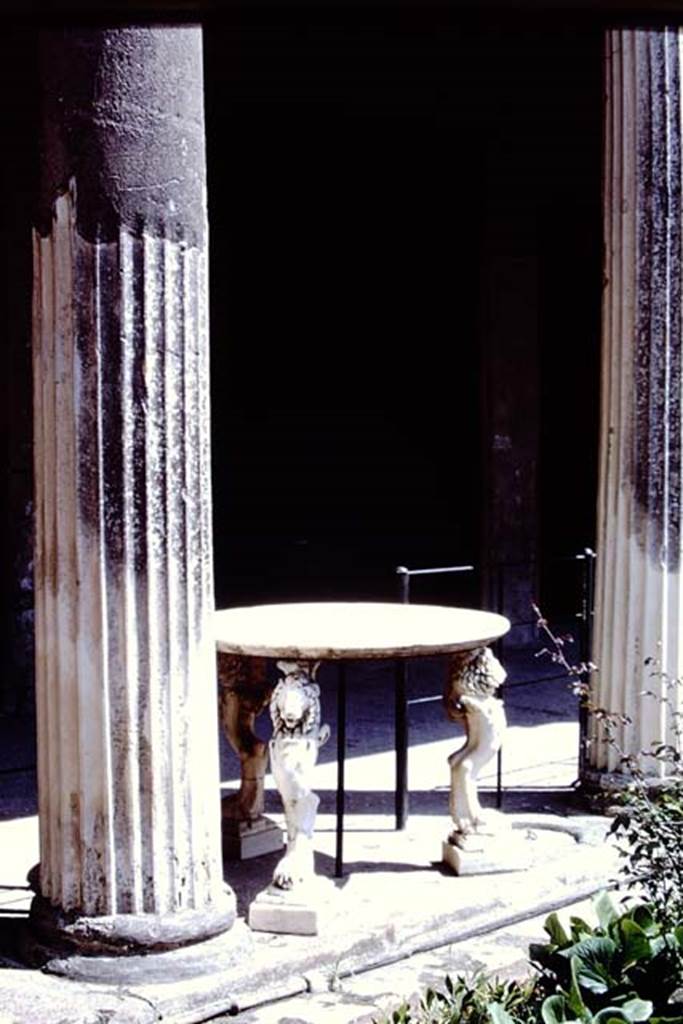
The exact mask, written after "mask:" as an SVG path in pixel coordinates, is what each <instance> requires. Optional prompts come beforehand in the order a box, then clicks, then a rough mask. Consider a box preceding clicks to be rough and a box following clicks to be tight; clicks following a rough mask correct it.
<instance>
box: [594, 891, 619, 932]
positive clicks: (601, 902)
mask: <svg viewBox="0 0 683 1024" xmlns="http://www.w3.org/2000/svg"><path fill="white" fill-rule="evenodd" d="M593 908H594V910H595V913H596V915H597V918H598V921H599V922H600V927H601V928H605V929H607V928H609V926H610V924H611V923H612V921H617V920H618V919H619V918H620V917H621V913H620V911H619V908H618V906H617V904H616V902H615V899H614V896H613V895H612V893H611V892H600V893H598V895H597V896H594V897H593Z"/></svg>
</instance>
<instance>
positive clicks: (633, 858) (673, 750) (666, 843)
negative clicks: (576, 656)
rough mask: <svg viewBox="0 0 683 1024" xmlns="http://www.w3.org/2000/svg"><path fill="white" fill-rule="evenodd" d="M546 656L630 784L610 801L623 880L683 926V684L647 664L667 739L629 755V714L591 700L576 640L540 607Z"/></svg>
mask: <svg viewBox="0 0 683 1024" xmlns="http://www.w3.org/2000/svg"><path fill="white" fill-rule="evenodd" d="M534 612H535V614H536V617H537V627H538V630H539V633H540V634H541V636H542V637H543V638H544V640H545V643H546V646H545V647H544V648H543V650H542V651H539V652H538V654H539V656H541V655H546V656H548V657H550V659H551V660H552V661H553V662H554V664H556V665H558V666H559V667H560V668H562V669H564V671H565V672H566V673H567V677H568V678H569V680H570V681H571V683H572V689H573V690H574V692H575V693H576V695H577V696H578V697H579V700H580V701H581V703H582V705H583V707H584V708H585V709H586V710H587V712H588V714H589V716H590V717H591V718H592V719H593V721H594V722H596V723H598V724H599V735H600V738H601V742H602V743H603V744H604V745H605V746H607V747H609V748H610V749H611V751H612V754H613V757H614V759H615V760H616V762H617V764H618V766H619V775H621V777H622V778H623V780H624V781H625V783H626V785H625V786H624V787H619V788H617V789H615V790H614V791H613V792H612V793H611V794H610V795H611V799H612V803H613V804H617V805H618V806H619V813H618V814H617V815H616V817H615V819H614V822H613V824H612V828H611V832H612V834H614V835H615V836H616V838H617V840H618V841H619V847H618V848H619V853H620V854H621V857H622V868H621V874H622V876H623V884H624V885H625V886H626V887H627V888H633V887H635V888H637V890H638V893H639V894H640V895H641V896H642V897H643V898H644V899H645V901H646V902H648V903H650V904H652V906H653V908H654V913H655V917H656V918H657V920H658V921H660V922H661V923H662V925H669V926H671V925H673V924H676V923H679V922H681V921H683V679H680V678H672V677H671V676H669V675H668V673H666V672H664V671H663V670H662V668H661V667H660V665H659V664H658V662H657V660H656V659H655V658H646V659H645V662H644V665H645V668H646V670H647V671H648V672H649V678H650V686H649V688H648V689H646V690H643V691H642V692H641V693H640V697H641V698H642V700H643V702H645V701H650V702H653V703H654V704H656V705H657V706H658V708H659V719H660V721H661V724H662V731H663V735H662V737H661V739H659V740H655V741H654V742H653V743H651V744H650V746H649V747H647V748H645V749H643V750H640V751H638V752H636V753H635V754H634V753H628V752H627V750H626V747H627V746H630V744H627V743H626V740H627V737H628V733H629V730H630V728H631V726H632V724H633V723H632V720H631V718H630V717H629V716H628V715H625V714H620V713H615V712H613V711H610V710H609V709H607V708H602V707H599V706H597V705H596V704H595V703H594V702H593V699H592V692H591V687H590V684H589V680H590V675H591V673H592V672H594V671H597V670H596V666H595V665H593V664H591V663H581V664H573V663H572V661H571V660H570V658H569V657H568V655H567V645H568V644H569V643H571V642H572V638H571V637H560V636H558V635H557V634H556V633H555V632H554V631H553V630H552V629H551V627H550V626H549V624H548V622H547V620H546V619H545V618H544V617H543V615H542V614H541V611H540V609H539V608H538V607H537V606H536V605H534Z"/></svg>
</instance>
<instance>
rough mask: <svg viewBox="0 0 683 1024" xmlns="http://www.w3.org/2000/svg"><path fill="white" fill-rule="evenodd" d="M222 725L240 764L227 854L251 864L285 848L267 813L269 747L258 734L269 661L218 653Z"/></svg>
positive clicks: (226, 826)
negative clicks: (253, 859)
mask: <svg viewBox="0 0 683 1024" xmlns="http://www.w3.org/2000/svg"><path fill="white" fill-rule="evenodd" d="M218 681H219V687H220V690H219V693H220V701H219V708H220V719H221V725H222V726H223V730H224V732H225V735H226V736H227V738H228V741H229V743H230V745H231V747H232V748H233V750H234V751H235V753H236V754H237V756H238V758H239V762H240V788H239V791H238V792H237V793H234V794H231V795H230V796H227V797H224V798H223V800H222V816H223V852H224V854H225V856H226V857H230V858H232V859H236V860H246V859H248V858H250V857H257V856H259V855H260V854H263V853H272V852H273V851H276V850H281V849H282V847H283V839H282V832H281V830H280V829H279V828H278V826H277V825H276V824H275V822H273V821H271V819H270V818H267V817H266V816H265V815H264V813H263V808H264V794H263V787H264V781H265V775H266V770H267V767H268V744H267V742H266V741H265V740H262V739H261V738H260V737H259V736H258V735H257V734H256V732H255V731H254V727H255V722H256V718H257V716H258V715H259V714H261V712H262V711H263V710H264V709H265V708H266V707H267V706H268V704H269V702H270V698H271V694H272V691H273V685H272V683H269V681H268V677H267V673H266V661H265V659H264V658H242V657H238V656H236V655H227V654H219V656H218Z"/></svg>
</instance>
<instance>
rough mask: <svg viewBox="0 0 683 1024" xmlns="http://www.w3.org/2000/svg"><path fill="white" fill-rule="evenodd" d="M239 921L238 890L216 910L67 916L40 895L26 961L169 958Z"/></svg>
mask: <svg viewBox="0 0 683 1024" xmlns="http://www.w3.org/2000/svg"><path fill="white" fill-rule="evenodd" d="M236 916H237V911H236V902H235V896H234V893H233V892H232V890H229V891H227V892H225V893H224V894H223V896H222V898H221V899H220V901H219V902H218V903H217V904H216V905H215V906H213V907H210V908H207V909H204V910H179V911H176V912H174V913H170V914H109V915H103V916H101V917H87V916H85V915H82V914H78V913H74V912H71V913H69V912H65V911H64V910H62V909H61V908H60V907H55V906H53V905H52V904H51V903H50V902H49V900H46V899H45V898H44V897H43V896H40V895H37V896H35V897H34V898H33V902H32V904H31V910H30V913H29V922H28V923H29V927H28V931H27V935H26V938H25V943H24V950H23V952H24V958H25V959H26V960H27V961H28V962H29V963H30V964H32V965H33V966H40V967H42V966H44V965H45V964H46V963H47V962H48V961H52V960H55V959H61V958H65V957H67V958H68V957H72V956H80V957H127V956H134V955H136V954H147V953H163V952H168V951H169V950H174V949H179V948H180V947H182V946H189V945H192V944H194V943H198V942H203V941H205V940H206V939H211V938H214V937H215V936H217V935H220V934H221V933H222V932H226V931H228V929H230V928H231V927H232V925H233V924H234V922H235V918H236Z"/></svg>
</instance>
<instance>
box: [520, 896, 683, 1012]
mask: <svg viewBox="0 0 683 1024" xmlns="http://www.w3.org/2000/svg"><path fill="white" fill-rule="evenodd" d="M594 905H595V910H596V914H597V917H598V924H597V925H596V926H595V927H593V926H591V925H589V924H587V923H586V921H584V920H582V919H581V918H578V917H572V918H570V924H569V930H568V931H567V930H566V929H565V928H564V927H563V925H562V924H561V922H560V920H559V918H558V916H557V914H551V915H550V916H549V917H548V919H547V920H546V923H545V930H546V932H547V934H548V937H549V940H550V941H549V942H547V943H544V944H535V945H532V946H531V948H530V950H529V956H530V959H531V962H532V964H534V966H535V967H537V969H538V971H539V972H540V976H539V986H540V988H541V990H542V991H544V992H545V993H546V998H545V1000H544V1001H543V1004H542V1008H541V1015H542V1019H543V1021H544V1024H560V1022H568V1021H584V1022H588V1021H593V1020H594V1021H600V1022H608V1021H610V1020H615V1021H624V1020H626V1021H632V1022H638V1021H653V1022H654V1021H660V1022H662V1024H663V1022H664V1021H668V1022H671V1024H673V1022H676V1024H683V991H682V990H681V986H682V985H683V973H682V972H681V963H682V961H681V954H682V952H683V926H679V927H676V928H669V927H667V926H666V925H663V924H662V923H661V922H660V921H658V920H657V919H656V917H655V916H654V914H653V910H652V907H651V906H648V905H647V904H636V905H634V906H632V907H630V908H628V909H626V910H624V909H623V908H622V909H620V908H619V907H618V906H617V904H616V902H615V901H614V898H613V897H612V896H611V894H609V893H603V894H601V895H600V896H599V897H598V898H597V899H596V900H595V904H594Z"/></svg>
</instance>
